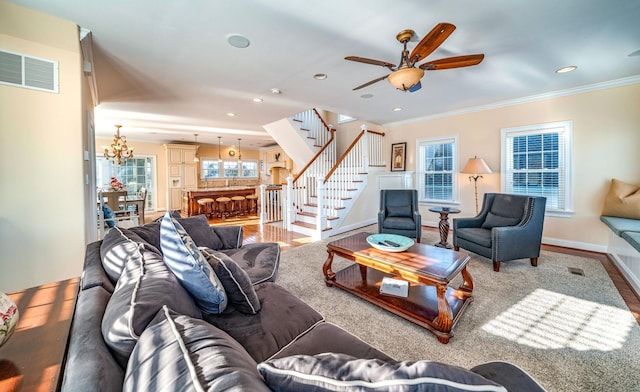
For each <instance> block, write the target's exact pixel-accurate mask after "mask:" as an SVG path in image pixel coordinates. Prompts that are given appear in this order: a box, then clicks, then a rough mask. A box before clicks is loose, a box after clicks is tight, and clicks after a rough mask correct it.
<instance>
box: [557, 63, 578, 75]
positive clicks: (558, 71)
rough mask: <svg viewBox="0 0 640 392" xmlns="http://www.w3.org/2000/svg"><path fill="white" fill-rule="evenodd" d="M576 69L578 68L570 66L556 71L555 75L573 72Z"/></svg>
mask: <svg viewBox="0 0 640 392" xmlns="http://www.w3.org/2000/svg"><path fill="white" fill-rule="evenodd" d="M576 69H578V67H576V66H575V65H570V66H568V67H562V68H560V69H559V70H557V71H556V73H559V74H563V73H567V72H571V71H575V70H576Z"/></svg>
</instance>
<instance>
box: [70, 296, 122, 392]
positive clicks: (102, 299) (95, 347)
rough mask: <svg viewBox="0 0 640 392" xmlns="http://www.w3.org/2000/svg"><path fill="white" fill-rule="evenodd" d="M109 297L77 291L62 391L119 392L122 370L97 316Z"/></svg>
mask: <svg viewBox="0 0 640 392" xmlns="http://www.w3.org/2000/svg"><path fill="white" fill-rule="evenodd" d="M110 296H111V294H110V293H109V292H108V291H107V290H105V289H104V288H102V287H100V286H94V287H91V288H88V289H86V290H81V291H80V293H79V294H78V298H77V301H76V308H75V314H74V317H73V324H72V326H71V332H70V334H69V336H70V338H69V349H68V353H67V357H66V365H65V370H64V378H63V381H62V390H63V391H105V392H110V391H120V390H121V389H122V380H123V379H124V370H123V369H122V367H120V364H118V362H116V360H115V358H114V357H113V356H112V355H111V352H110V351H109V348H108V347H107V346H106V344H105V342H104V340H103V339H102V334H101V333H100V323H101V321H102V318H101V317H100V315H101V314H103V313H104V311H105V308H106V307H107V303H108V302H109V298H110Z"/></svg>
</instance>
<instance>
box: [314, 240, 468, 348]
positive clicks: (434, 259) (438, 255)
mask: <svg viewBox="0 0 640 392" xmlns="http://www.w3.org/2000/svg"><path fill="white" fill-rule="evenodd" d="M369 235H371V234H369V233H357V234H354V235H351V236H349V237H345V238H342V239H339V240H337V241H333V242H331V243H329V244H327V253H328V254H329V256H328V257H327V260H326V261H325V263H324V265H323V267H322V271H323V273H324V276H325V282H326V284H327V286H336V287H339V288H341V289H343V290H345V291H347V292H349V293H351V294H353V295H356V296H358V297H360V298H362V299H364V300H366V301H369V302H371V303H372V304H375V305H377V306H379V307H381V308H382V309H385V310H387V311H389V312H391V313H393V314H395V315H398V316H400V317H402V318H404V319H406V320H409V321H411V322H413V323H415V324H417V325H419V326H421V327H423V328H426V329H428V330H429V331H431V332H432V333H433V334H434V335H436V336H437V338H438V340H439V341H440V342H441V343H448V342H449V339H450V338H451V337H452V336H453V327H454V326H455V325H456V323H457V322H458V320H459V319H460V316H461V315H462V313H463V311H464V310H465V308H466V307H467V306H468V305H469V304H470V303H471V302H472V301H473V297H472V296H471V294H472V291H473V280H472V278H471V275H470V274H469V272H468V271H467V268H466V266H467V263H468V262H469V259H470V258H469V255H467V254H466V253H462V252H456V251H453V250H450V249H444V248H438V247H435V246H430V245H423V244H419V243H416V244H414V245H413V246H412V247H410V248H409V249H407V250H406V251H405V252H384V251H381V250H378V249H376V248H374V247H372V246H371V245H369V243H368V242H367V240H366V238H367V237H368V236H369ZM335 255H338V256H340V257H344V258H346V259H349V260H352V261H355V262H356V263H357V264H353V265H350V266H349V267H346V268H344V269H342V270H340V271H338V272H333V271H332V270H331V264H332V263H333V258H334V256H335ZM459 273H462V279H463V282H462V284H461V285H460V287H458V288H453V287H449V286H448V284H449V282H450V281H451V280H452V279H453V278H454V277H455V276H456V275H458V274H459ZM383 277H393V278H397V279H403V280H406V281H409V282H410V283H409V284H410V287H409V295H408V296H407V297H406V298H405V297H396V296H392V295H388V294H381V293H380V284H381V282H382V278H383Z"/></svg>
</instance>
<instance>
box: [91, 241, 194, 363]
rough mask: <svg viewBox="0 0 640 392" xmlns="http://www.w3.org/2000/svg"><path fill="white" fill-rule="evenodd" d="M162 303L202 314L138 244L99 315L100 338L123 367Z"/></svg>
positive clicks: (157, 258)
mask: <svg viewBox="0 0 640 392" xmlns="http://www.w3.org/2000/svg"><path fill="white" fill-rule="evenodd" d="M162 305H167V306H169V307H170V308H171V309H174V310H175V311H176V312H180V313H182V314H185V315H188V316H191V317H197V318H201V317H202V313H201V312H200V309H199V308H198V306H197V305H196V304H195V302H194V300H193V298H191V296H190V295H189V293H188V292H187V291H186V290H185V289H184V288H183V287H182V285H181V284H180V282H178V279H176V277H175V275H174V274H173V273H172V272H171V271H170V270H169V268H168V267H167V265H166V264H165V263H164V261H163V260H162V256H161V255H159V254H157V253H156V252H153V251H150V250H148V249H147V248H146V247H145V246H144V245H140V246H139V248H138V251H137V252H135V253H133V254H132V255H131V256H130V257H129V261H128V262H127V264H126V266H125V269H124V271H123V273H122V276H121V277H120V279H119V280H118V283H117V285H116V288H115V291H114V292H113V295H112V296H111V299H110V300H109V303H108V304H107V308H106V310H105V312H104V316H103V318H102V337H103V339H104V341H105V342H106V343H107V345H108V346H109V348H110V349H111V350H112V352H113V353H114V356H115V358H116V359H117V360H118V363H120V365H121V366H122V367H123V368H124V367H125V366H126V363H127V360H128V359H129V355H130V354H131V351H133V347H134V346H135V344H136V342H137V341H138V338H139V336H140V334H142V332H143V331H144V329H145V328H146V327H147V325H148V324H149V322H150V321H151V320H152V319H153V318H154V317H155V315H156V313H157V312H158V310H159V309H160V308H161V307H162Z"/></svg>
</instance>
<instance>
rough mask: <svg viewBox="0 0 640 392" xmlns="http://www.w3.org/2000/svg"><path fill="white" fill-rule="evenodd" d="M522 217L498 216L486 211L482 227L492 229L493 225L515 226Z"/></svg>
mask: <svg viewBox="0 0 640 392" xmlns="http://www.w3.org/2000/svg"><path fill="white" fill-rule="evenodd" d="M521 220H522V218H511V217H508V216H500V215H496V214H494V213H492V212H488V213H487V217H486V218H485V219H484V222H483V223H482V228H483V229H492V228H494V227H506V226H515V225H517V224H518V223H520V221H521Z"/></svg>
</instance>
